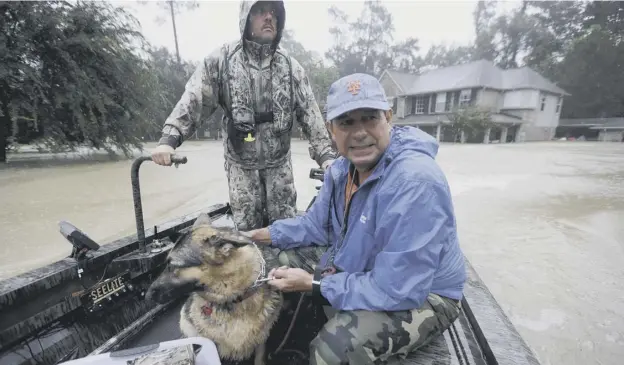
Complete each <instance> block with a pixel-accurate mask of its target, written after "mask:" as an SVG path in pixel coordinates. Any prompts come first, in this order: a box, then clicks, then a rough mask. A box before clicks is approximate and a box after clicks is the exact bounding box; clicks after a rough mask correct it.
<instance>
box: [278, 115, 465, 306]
mask: <svg viewBox="0 0 624 365" xmlns="http://www.w3.org/2000/svg"><path fill="white" fill-rule="evenodd" d="M437 152H438V142H437V141H436V140H435V139H434V138H433V137H431V136H430V135H428V134H427V133H425V132H423V131H421V130H420V129H417V128H413V127H397V126H395V127H393V128H392V132H391V141H390V144H389V145H388V148H387V149H386V151H385V152H384V154H383V156H382V157H381V159H380V161H379V163H378V165H377V167H376V168H375V170H374V171H373V173H372V174H371V175H370V176H369V177H368V179H366V181H364V183H361V184H360V186H359V188H358V189H357V191H356V192H355V193H354V194H353V196H352V198H351V199H352V201H351V208H350V211H349V216H348V219H347V222H348V224H347V230H346V234H345V237H344V240H342V239H341V228H342V226H343V224H344V221H343V215H344V211H345V187H346V182H347V178H348V168H349V164H350V163H349V161H348V160H346V159H345V158H344V157H340V158H339V159H337V160H336V161H335V162H334V163H333V164H332V165H331V167H330V169H329V170H328V171H327V172H326V173H325V178H324V182H323V186H322V188H321V190H320V191H319V195H318V197H317V199H316V201H315V202H314V204H313V205H312V206H311V207H310V209H309V210H308V212H306V214H305V215H303V216H299V217H295V218H289V219H283V220H279V221H276V222H274V223H273V224H272V225H271V226H269V232H270V234H271V240H272V246H273V247H278V248H280V249H290V248H295V247H303V246H310V245H329V246H330V247H329V248H328V250H327V252H326V253H325V255H323V257H322V259H321V263H320V265H322V266H323V267H324V266H325V265H326V264H327V263H328V258H329V257H330V255H331V252H332V250H333V249H336V248H337V253H336V255H335V260H334V265H335V266H336V268H337V269H338V270H339V271H340V270H341V271H342V272H338V273H336V274H334V275H331V276H328V277H325V278H324V279H322V280H321V293H322V295H323V296H324V297H325V298H326V299H327V300H328V301H329V302H330V303H331V305H332V306H333V307H334V308H336V309H339V310H369V311H395V310H406V309H414V308H419V307H421V306H422V305H423V303H424V302H425V300H426V299H427V295H428V294H429V293H430V292H431V293H435V294H438V295H441V296H445V297H448V298H452V299H457V300H460V299H461V298H462V292H463V287H464V283H465V281H466V271H465V266H464V257H463V254H462V252H461V250H460V247H459V243H458V239H457V229H456V224H455V215H454V211H453V204H452V199H451V192H450V189H449V186H448V183H447V181H446V178H445V176H444V174H443V172H442V171H441V169H440V168H439V167H438V165H437V163H436V162H435V156H436V154H437ZM328 228H329V229H328Z"/></svg>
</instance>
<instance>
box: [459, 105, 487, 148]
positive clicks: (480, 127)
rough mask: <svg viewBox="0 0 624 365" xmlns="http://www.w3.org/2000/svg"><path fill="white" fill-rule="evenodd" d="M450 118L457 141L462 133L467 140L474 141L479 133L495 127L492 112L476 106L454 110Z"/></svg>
mask: <svg viewBox="0 0 624 365" xmlns="http://www.w3.org/2000/svg"><path fill="white" fill-rule="evenodd" d="M448 118H449V121H451V126H450V129H451V131H452V133H453V134H454V135H455V138H454V139H455V140H457V139H458V136H459V135H460V134H461V133H462V132H463V133H464V137H465V138H466V140H474V139H475V138H476V136H477V135H478V134H479V133H481V132H483V131H485V130H486V129H487V128H491V127H493V126H494V122H493V121H492V116H491V112H490V111H489V110H488V109H485V108H481V107H479V106H475V105H469V106H462V107H456V108H453V110H452V111H451V113H450V114H448Z"/></svg>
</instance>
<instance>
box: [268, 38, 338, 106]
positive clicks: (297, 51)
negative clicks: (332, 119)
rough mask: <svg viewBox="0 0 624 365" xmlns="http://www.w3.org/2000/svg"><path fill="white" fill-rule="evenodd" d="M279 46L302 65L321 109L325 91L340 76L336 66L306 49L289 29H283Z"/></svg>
mask: <svg viewBox="0 0 624 365" xmlns="http://www.w3.org/2000/svg"><path fill="white" fill-rule="evenodd" d="M280 46H281V47H282V48H284V49H285V50H286V51H287V52H288V54H289V55H291V56H293V57H294V58H295V59H296V60H297V61H298V62H299V63H300V64H301V66H302V67H303V69H304V70H305V71H306V74H307V75H308V79H309V80H310V84H311V85H312V90H313V91H314V97H315V98H316V102H317V103H318V104H319V107H320V108H321V110H323V107H324V105H325V100H326V98H327V91H328V90H329V87H330V86H331V84H332V83H333V82H334V81H336V80H337V79H338V78H339V77H340V76H339V72H338V68H337V67H335V66H326V65H325V63H324V62H323V59H322V58H321V56H320V55H318V54H315V53H314V52H311V51H308V50H306V49H305V47H304V46H303V45H302V44H301V43H299V42H297V41H296V40H295V37H294V33H293V32H292V31H291V30H285V31H284V34H283V35H282V40H281V41H280Z"/></svg>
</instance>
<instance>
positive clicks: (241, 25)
mask: <svg viewBox="0 0 624 365" xmlns="http://www.w3.org/2000/svg"><path fill="white" fill-rule="evenodd" d="M258 2H260V1H241V4H240V11H239V15H238V29H239V30H240V34H241V41H244V40H245V38H246V35H247V25H248V20H249V12H250V11H251V8H252V7H253V6H254V5H255V4H256V3H258ZM271 2H272V3H275V5H276V6H277V33H276V36H275V40H274V41H273V48H277V46H278V45H279V43H280V41H281V40H282V34H283V32H284V25H285V24H286V9H285V8H284V2H283V1H271Z"/></svg>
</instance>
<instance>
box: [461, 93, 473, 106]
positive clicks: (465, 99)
mask: <svg viewBox="0 0 624 365" xmlns="http://www.w3.org/2000/svg"><path fill="white" fill-rule="evenodd" d="M471 95H472V90H470V89H465V90H462V91H461V92H460V93H459V106H464V105H470V97H471Z"/></svg>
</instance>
